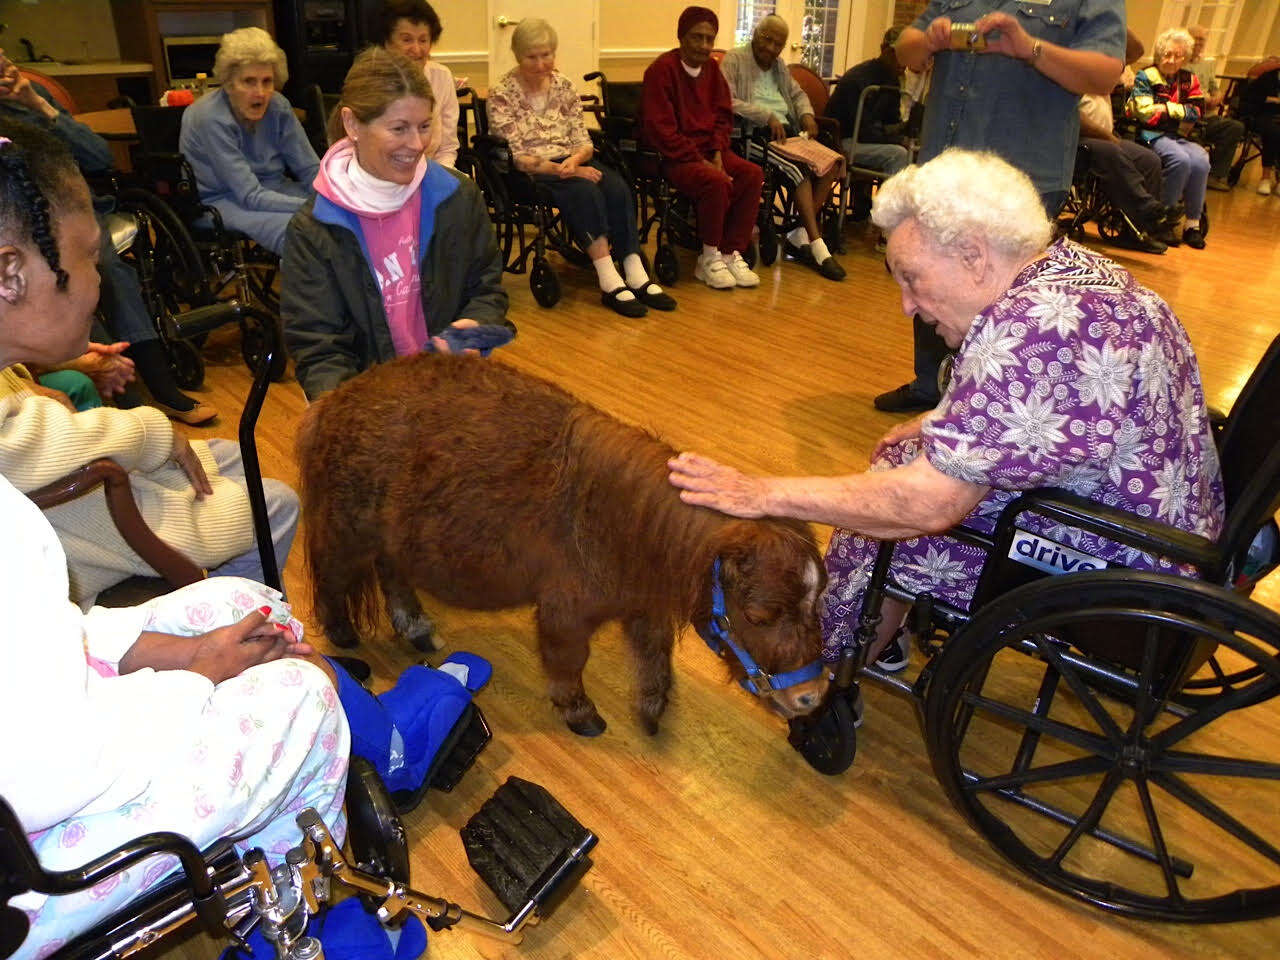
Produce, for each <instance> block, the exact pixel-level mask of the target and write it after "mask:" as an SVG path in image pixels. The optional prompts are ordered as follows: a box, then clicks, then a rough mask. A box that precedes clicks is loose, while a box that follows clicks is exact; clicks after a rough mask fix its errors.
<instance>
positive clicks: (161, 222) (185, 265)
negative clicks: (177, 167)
mask: <svg viewBox="0 0 1280 960" xmlns="http://www.w3.org/2000/svg"><path fill="white" fill-rule="evenodd" d="M120 207H121V209H123V210H131V211H134V212H137V213H140V214H142V216H143V219H144V223H145V224H146V225H147V226H149V227H150V229H149V230H148V231H147V234H146V236H145V238H144V239H145V241H146V242H147V243H148V244H149V254H150V257H151V264H150V271H149V272H150V273H151V277H150V279H151V281H152V282H154V283H156V284H159V285H163V287H164V288H165V289H166V290H168V291H171V292H172V293H173V294H174V295H175V296H176V297H177V299H179V300H181V301H183V302H184V303H187V304H190V305H192V306H198V305H200V304H203V303H204V302H205V301H206V300H207V299H208V290H207V284H206V283H205V280H206V276H205V268H204V261H203V259H202V258H201V256H200V248H199V247H198V246H197V245H196V242H195V240H194V239H192V237H191V231H189V230H188V229H187V227H186V224H184V223H183V222H182V220H181V218H179V217H178V215H177V214H176V213H174V212H173V208H172V207H170V206H169V205H168V204H167V203H165V202H164V201H163V200H162V199H161V198H160V197H158V196H156V195H155V194H154V193H152V192H151V191H149V190H143V189H141V188H137V187H131V188H129V189H126V190H122V191H120ZM139 279H143V278H142V277H141V276H140V278H139Z"/></svg>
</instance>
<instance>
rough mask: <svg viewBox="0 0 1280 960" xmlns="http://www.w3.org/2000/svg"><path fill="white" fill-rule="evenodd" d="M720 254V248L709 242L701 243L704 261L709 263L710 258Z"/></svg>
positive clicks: (712, 258)
mask: <svg viewBox="0 0 1280 960" xmlns="http://www.w3.org/2000/svg"><path fill="white" fill-rule="evenodd" d="M719 256H720V248H719V247H713V246H712V245H711V244H709V243H704V244H703V245H702V260H703V262H704V263H710V262H711V261H712V260H714V259H716V258H717V257H719Z"/></svg>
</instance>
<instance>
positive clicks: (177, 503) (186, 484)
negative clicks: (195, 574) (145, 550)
mask: <svg viewBox="0 0 1280 960" xmlns="http://www.w3.org/2000/svg"><path fill="white" fill-rule="evenodd" d="M0 386H2V385H0ZM0 392H3V391H2V390H0ZM191 446H192V449H194V450H195V452H196V455H197V456H198V457H199V458H200V462H201V463H203V464H204V469H205V472H206V473H207V474H208V475H209V482H210V483H211V484H212V486H213V494H212V495H211V496H208V497H205V498H204V499H203V500H196V498H195V491H194V489H192V486H191V481H190V480H189V479H188V478H187V475H186V474H185V473H184V472H183V471H182V468H181V467H179V466H178V465H177V464H176V463H173V462H171V461H170V460H169V456H170V454H171V453H172V451H173V427H172V425H171V424H170V423H169V421H168V419H167V418H166V417H165V415H164V414H162V413H161V412H160V411H159V410H156V409H154V408H152V407H137V408H135V409H133V410H120V409H117V408H115V407H101V408H99V409H96V410H85V411H83V412H81V413H72V412H71V411H69V410H67V409H66V408H65V407H64V406H62V405H61V404H60V403H58V402H57V401H56V400H52V399H49V398H48V397H37V396H31V395H30V394H29V393H27V392H26V391H16V392H14V393H11V394H9V395H8V396H0V475H3V476H4V477H6V478H7V479H8V480H9V482H10V483H12V484H13V485H14V486H15V487H17V488H18V489H19V490H21V491H22V492H23V493H26V492H28V491H31V490H35V489H37V488H39V487H42V486H44V485H45V484H46V483H50V482H52V481H54V480H57V479H58V478H59V477H62V476H65V475H66V474H68V473H70V472H71V471H72V470H75V469H76V468H78V467H81V466H83V465H84V464H86V463H88V462H90V461H91V460H96V459H98V458H99V457H110V458H111V459H112V460H115V461H116V462H117V463H119V464H120V466H122V467H124V468H125V469H126V470H128V471H129V474H130V485H131V486H132V487H133V495H134V497H135V499H136V500H137V501H138V508H139V510H141V511H142V516H143V518H144V519H145V520H146V521H147V523H148V524H149V525H150V527H151V529H152V530H154V531H155V533H156V535H157V536H158V537H160V539H161V540H163V541H165V542H166V543H168V544H169V545H170V546H172V547H174V548H175V549H177V550H180V551H182V552H183V553H184V554H186V555H187V556H188V557H190V558H191V559H192V560H194V561H195V562H196V563H197V564H199V565H200V566H202V567H204V568H205V569H210V568H212V567H216V566H218V565H219V564H221V563H225V562H226V561H227V560H230V559H231V558H232V557H235V556H238V555H239V554H241V553H244V552H245V551H246V550H249V549H250V548H251V547H252V546H253V542H254V540H253V520H252V515H251V513H250V511H249V497H248V495H247V494H246V493H245V491H244V490H243V489H242V488H241V487H240V486H239V485H238V484H237V483H235V482H234V481H232V480H228V479H227V478H225V477H221V476H219V475H218V472H217V466H216V464H215V463H214V459H213V455H212V454H211V453H210V452H209V447H208V445H207V444H206V443H204V442H202V441H199V440H196V441H192V444H191ZM45 516H46V517H47V518H48V520H49V523H50V524H52V525H53V528H54V529H55V530H56V531H57V532H58V539H59V540H61V541H62V547H63V549H64V550H65V551H66V554H67V569H68V573H69V575H70V581H71V599H72V600H73V601H75V602H76V603H83V602H85V601H86V600H91V599H92V598H93V597H94V596H96V595H97V594H98V592H99V591H101V590H105V589H106V588H107V587H109V586H112V585H113V584H116V583H119V582H120V581H121V580H124V579H126V578H128V577H130V576H132V575H134V574H142V575H144V576H155V575H156V573H155V571H154V570H152V569H151V567H150V566H148V565H147V564H146V563H144V562H143V560H142V558H141V557H139V556H138V555H137V554H136V553H134V552H133V550H131V549H130V548H129V546H128V545H127V544H126V543H125V542H124V540H123V539H122V538H121V536H120V534H119V532H118V531H117V530H116V527H115V524H114V523H112V521H111V514H110V513H109V512H108V511H107V501H106V496H105V495H104V494H103V492H102V490H101V489H98V490H95V491H94V492H93V493H91V494H89V495H88V496H85V497H81V498H80V499H78V500H73V501H72V502H70V503H65V504H63V505H62V506H59V507H54V508H52V509H51V510H47V511H45Z"/></svg>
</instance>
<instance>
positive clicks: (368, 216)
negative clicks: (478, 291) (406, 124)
mask: <svg viewBox="0 0 1280 960" xmlns="http://www.w3.org/2000/svg"><path fill="white" fill-rule="evenodd" d="M344 147H345V149H344ZM425 173H426V161H425V160H424V161H423V162H422V163H421V164H420V165H419V168H418V171H417V174H416V176H415V177H414V179H413V181H412V182H411V183H408V184H395V183H390V182H388V181H385V180H379V179H377V178H376V177H373V176H372V175H370V174H369V173H367V172H366V171H365V170H364V168H363V167H361V166H360V164H359V162H358V161H357V160H356V156H355V150H354V148H353V147H352V145H351V141H350V140H345V141H342V142H340V143H338V144H335V145H334V146H333V147H332V148H330V150H329V152H328V153H327V154H326V155H325V157H324V160H323V161H322V163H321V166H320V174H319V176H317V177H316V191H317V192H318V193H320V194H322V195H323V196H325V197H327V198H328V199H329V200H331V201H333V202H334V203H336V204H337V205H338V206H340V207H342V208H344V209H346V210H349V211H351V212H352V213H353V214H355V216H356V219H357V221H358V222H359V225H360V232H361V234H362V236H363V238H364V245H365V249H366V251H367V253H368V256H369V269H370V270H372V271H373V275H374V278H375V279H376V280H377V282H378V290H379V292H380V293H381V295H382V307H383V310H384V311H385V313H386V316H387V328H388V330H389V331H390V333H391V342H392V344H393V345H394V347H395V351H396V355H397V356H401V357H403V356H405V355H407V354H411V353H418V352H420V351H421V350H422V349H424V348H425V347H426V345H427V341H428V335H427V318H426V315H425V313H424V312H423V309H422V276H421V274H420V273H419V271H418V260H419V256H420V250H419V249H418V247H419V237H418V231H419V229H420V227H421V213H422V191H421V190H420V189H419V188H420V187H421V185H422V177H423V175H424V174H425Z"/></svg>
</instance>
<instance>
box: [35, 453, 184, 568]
mask: <svg viewBox="0 0 1280 960" xmlns="http://www.w3.org/2000/svg"><path fill="white" fill-rule="evenodd" d="M99 486H101V487H102V488H103V493H104V495H105V496H106V500H107V511H108V512H109V513H110V514H111V519H112V521H113V522H114V523H115V525H116V529H117V530H119V531H120V536H121V537H123V538H124V542H125V543H127V544H128V545H129V546H130V547H132V548H133V550H134V552H135V553H137V554H138V556H140V557H141V558H142V559H143V560H144V561H146V563H148V564H149V565H150V566H151V568H152V569H154V570H155V571H156V573H158V574H160V576H162V577H163V578H164V579H165V580H167V581H168V582H169V583H170V584H172V585H173V586H175V587H184V586H186V585H187V584H189V583H195V582H196V581H197V580H203V579H204V577H205V571H204V570H202V569H201V568H200V567H198V566H196V564H195V563H193V562H192V561H191V560H190V559H189V558H188V557H186V556H185V555H183V554H181V553H179V552H178V551H177V550H175V549H174V548H173V547H171V546H169V545H168V544H167V543H165V542H164V541H163V540H161V539H160V538H159V537H157V536H156V535H155V533H154V532H153V531H152V529H151V528H150V527H149V526H147V521H146V520H144V519H143V517H142V513H141V512H140V511H139V510H138V504H137V501H135V500H134V499H133V488H132V487H130V486H129V474H128V472H127V471H126V470H125V469H124V468H123V467H122V466H120V465H119V464H118V463H116V462H115V461H114V460H107V459H101V460H93V461H91V462H90V463H87V464H85V465H84V466H83V467H80V468H79V469H78V470H73V471H72V472H71V473H69V474H67V475H66V476H65V477H62V478H60V479H58V480H55V481H53V482H52V483H48V484H45V485H44V486H43V487H40V488H39V489H38V490H32V491H31V492H29V493H28V494H27V497H28V498H29V499H30V500H31V501H32V502H34V503H35V505H36V506H38V507H39V508H40V509H41V510H48V509H49V508H51V507H56V506H59V505H60V504H64V503H68V502H70V501H72V500H76V499H78V498H80V497H83V496H84V495H85V494H87V493H89V492H91V491H93V490H95V489H97V488H98V487H99Z"/></svg>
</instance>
